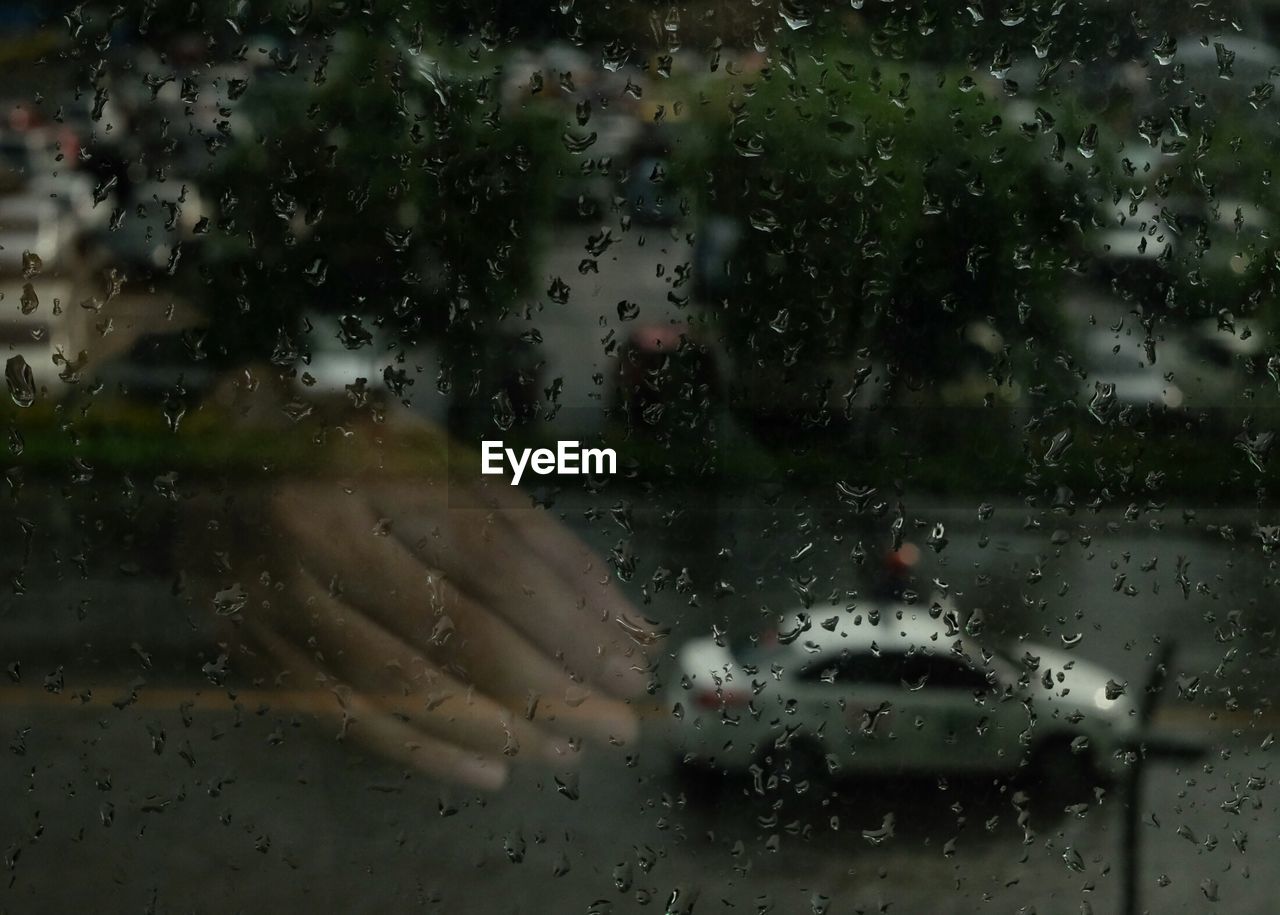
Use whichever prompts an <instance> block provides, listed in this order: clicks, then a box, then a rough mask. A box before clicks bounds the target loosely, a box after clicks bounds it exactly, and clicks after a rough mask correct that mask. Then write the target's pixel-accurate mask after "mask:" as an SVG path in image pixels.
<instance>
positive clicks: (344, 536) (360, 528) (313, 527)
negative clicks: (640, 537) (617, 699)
mask: <svg viewBox="0 0 1280 915" xmlns="http://www.w3.org/2000/svg"><path fill="white" fill-rule="evenodd" d="M401 491H402V490H400V488H397V489H396V490H391V489H388V488H385V487H384V488H379V487H374V488H372V489H371V492H372V493H374V495H375V496H376V497H377V499H378V502H377V503H375V504H374V505H370V504H368V503H366V502H365V500H364V499H363V498H361V497H360V496H361V494H360V493H358V492H357V493H353V494H351V495H343V494H342V490H340V489H338V488H337V487H329V486H324V485H323V484H317V485H313V486H307V487H305V488H303V487H294V488H290V489H288V490H283V491H281V492H280V493H278V494H277V496H276V499H275V501H276V508H277V511H278V514H279V517H280V523H281V525H282V526H283V528H284V530H285V533H286V534H287V541H288V543H290V544H291V545H292V547H293V552H294V554H295V556H296V557H297V560H298V562H299V563H300V564H302V565H303V566H305V567H308V568H314V569H326V570H331V569H340V570H350V574H348V575H344V576H343V579H344V587H346V588H347V589H348V594H349V595H350V596H351V597H352V599H354V600H356V602H358V603H360V604H361V606H364V607H366V609H371V610H376V611H377V612H378V613H379V614H380V620H381V622H382V623H383V624H384V625H385V626H387V627H388V628H391V629H392V630H393V631H396V632H398V633H400V634H402V635H404V636H405V637H406V638H409V639H411V640H414V641H417V642H418V643H419V644H421V638H422V637H423V635H424V633H422V632H420V631H419V632H406V631H405V630H404V629H403V628H402V627H403V626H404V625H406V624H409V625H412V624H414V623H417V624H418V625H419V626H421V624H422V623H423V622H424V621H425V617H424V613H423V608H424V606H425V604H426V600H425V596H426V595H425V587H426V584H427V582H428V580H429V579H430V578H431V576H432V569H433V568H434V569H441V568H443V569H445V570H446V573H447V578H448V579H449V580H450V581H453V582H456V583H457V584H458V586H459V587H460V588H461V589H462V591H464V592H466V594H467V596H468V597H470V598H472V600H471V601H469V602H467V604H466V606H467V607H468V609H470V610H472V611H475V610H478V609H480V608H483V609H484V610H487V611H491V613H492V615H494V616H496V617H499V618H501V619H502V620H503V621H505V623H506V624H507V625H508V626H509V627H510V629H512V630H514V631H515V632H516V633H518V634H519V635H521V636H523V638H524V639H525V640H526V641H527V643H528V644H530V645H532V646H533V647H534V648H536V649H537V650H538V652H539V653H541V654H542V655H544V656H546V657H547V658H551V657H556V658H560V659H562V661H563V666H564V667H565V668H567V669H568V670H569V671H570V672H571V673H573V674H574V675H575V676H576V677H578V678H580V679H585V680H589V681H592V682H594V683H598V684H601V685H603V686H605V687H606V688H611V689H612V690H613V691H615V692H616V693H625V692H627V691H629V690H632V689H633V688H634V685H635V683H634V680H635V679H636V678H637V674H636V673H635V671H633V670H632V668H633V667H636V666H641V665H639V664H637V663H636V661H634V660H633V659H632V658H631V657H629V655H630V654H634V653H635V652H634V649H635V645H634V644H633V643H631V642H630V641H629V639H628V638H627V636H626V634H625V633H624V632H623V630H622V629H621V628H620V627H618V626H617V625H616V624H613V623H609V622H606V619H607V612H608V611H607V610H606V609H604V608H601V607H599V606H595V605H594V601H592V603H591V604H589V603H588V600H587V598H586V597H585V593H586V591H587V589H586V588H583V587H570V586H568V585H567V584H566V582H565V579H564V578H563V577H562V576H561V575H560V574H559V573H558V572H557V571H556V570H555V569H554V568H551V567H549V566H548V564H547V563H545V562H543V561H542V560H541V559H540V558H538V557H537V556H534V555H532V554H531V553H530V551H529V550H527V549H526V548H525V547H524V545H523V544H522V543H521V542H520V540H519V539H518V538H516V537H515V536H513V533H512V531H511V529H510V528H509V527H508V526H507V525H505V524H502V523H500V522H498V521H495V520H492V519H490V520H489V521H486V522H482V523H471V522H472V521H473V519H472V518H471V517H470V516H471V514H472V513H469V512H464V513H447V512H446V513H444V515H443V517H442V516H441V513H440V511H439V507H438V506H436V505H422V504H421V503H420V502H417V501H416V500H415V497H414V496H412V495H411V494H407V493H406V494H404V496H403V498H400V499H399V501H398V503H397V504H395V505H391V504H389V502H390V495H391V494H392V493H393V492H401ZM375 507H377V508H379V509H380V510H378V511H375ZM384 508H385V510H386V511H387V515H388V516H390V517H392V518H394V519H395V520H393V521H391V522H389V526H388V523H387V522H386V520H385V517H384V515H383V514H382V511H381V509H384ZM562 561H565V562H574V561H575V559H574V558H573V557H565V558H564V559H563V560H562ZM437 580H438V576H437ZM592 590H598V588H596V587H595V586H592ZM357 593H358V594H359V597H356V595H357ZM490 628H492V627H490ZM480 650H483V651H484V652H486V653H487V654H488V655H490V656H491V657H493V658H497V659H501V658H502V657H503V653H502V652H501V651H499V650H496V649H495V648H494V646H492V645H484V646H479V649H478V650H477V652H476V656H477V660H479V657H478V655H479V654H480ZM522 654H527V652H524V653H522Z"/></svg>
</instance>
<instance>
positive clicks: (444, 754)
mask: <svg viewBox="0 0 1280 915" xmlns="http://www.w3.org/2000/svg"><path fill="white" fill-rule="evenodd" d="M247 625H249V626H250V628H251V629H252V630H253V633H252V634H253V636H254V638H255V639H256V640H257V641H258V642H259V643H260V644H261V645H262V646H263V647H264V648H265V649H266V650H267V651H268V652H270V653H271V654H272V655H273V656H274V657H275V658H276V659H277V660H278V661H279V663H280V664H281V665H282V666H283V667H286V668H288V669H290V670H291V671H292V672H293V673H295V674H296V675H297V676H298V679H299V680H301V681H303V682H310V683H318V684H321V685H327V686H330V687H333V686H334V685H335V684H334V683H333V681H332V680H331V678H330V677H329V676H328V675H327V674H326V673H325V672H324V670H323V669H322V668H321V667H320V666H319V665H318V664H316V663H315V662H314V661H312V660H311V659H310V658H308V657H307V656H306V655H305V654H304V653H303V652H302V651H301V650H300V649H298V648H297V647H295V646H294V645H292V644H291V643H289V642H287V641H286V640H285V639H283V638H282V637H281V636H280V635H278V634H277V633H275V632H272V631H271V630H270V629H269V628H267V627H264V626H260V625H258V624H254V623H249V624H247ZM334 692H335V696H336V697H337V703H338V704H339V706H340V711H341V712H342V716H343V718H342V722H343V723H342V730H341V731H340V737H342V738H345V737H346V736H347V735H348V734H350V735H351V736H353V737H354V738H355V739H357V740H359V741H360V742H361V743H363V744H365V745H366V746H367V747H369V748H370V749H371V750H373V751H374V752H377V753H380V754H382V755H384V756H386V757H388V758H390V759H393V760H395V761H397V762H399V763H401V764H402V765H407V766H409V767H411V768H413V769H416V770H418V771H419V772H422V773H424V774H426V775H429V776H432V777H436V778H445V779H451V780H453V781H457V782H462V783H464V784H467V785H471V786H473V787H476V788H484V789H488V790H496V789H498V788H501V787H502V786H503V784H505V783H506V780H507V776H508V774H509V767H508V766H507V764H506V763H504V762H503V761H502V760H501V758H498V757H495V756H493V755H486V754H483V753H477V752H476V751H474V750H470V749H466V748H463V747H459V746H456V745H454V744H451V743H449V742H447V741H445V740H442V739H440V738H438V737H434V736H432V735H429V734H425V733H423V732H422V731H420V730H418V729H416V728H413V727H410V726H409V725H407V724H405V723H404V722H402V721H400V720H399V719H398V718H397V717H396V716H395V715H393V714H391V713H389V712H387V711H386V710H384V709H381V708H379V707H378V706H377V705H376V704H375V703H374V702H373V701H371V700H369V699H367V698H365V697H364V696H362V695H360V694H359V693H358V692H350V693H343V692H341V691H339V690H337V689H335V690H334Z"/></svg>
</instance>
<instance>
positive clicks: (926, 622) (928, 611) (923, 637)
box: [778, 602, 974, 657]
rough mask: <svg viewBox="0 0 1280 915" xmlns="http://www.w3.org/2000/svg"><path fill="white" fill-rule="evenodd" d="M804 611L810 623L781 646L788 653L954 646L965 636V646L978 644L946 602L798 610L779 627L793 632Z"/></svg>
mask: <svg viewBox="0 0 1280 915" xmlns="http://www.w3.org/2000/svg"><path fill="white" fill-rule="evenodd" d="M801 613H804V614H805V615H807V617H808V619H809V626H808V628H807V629H805V630H804V631H802V632H801V633H800V634H799V635H798V636H796V637H795V639H794V640H792V641H791V642H790V643H789V644H786V645H783V646H781V648H782V650H783V652H784V653H786V654H794V655H800V656H803V657H813V656H815V655H826V654H836V653H839V652H841V651H850V652H867V651H872V650H882V651H883V650H890V651H907V650H909V649H916V650H922V651H930V652H949V651H950V650H951V647H952V646H953V645H955V643H956V642H957V641H961V642H964V643H965V646H966V650H968V649H970V648H973V647H974V646H973V645H972V643H971V640H970V639H969V637H968V636H966V635H965V634H964V633H963V632H961V631H959V629H958V627H957V625H956V624H957V623H958V619H957V618H956V615H955V610H954V608H953V607H951V606H949V605H947V604H945V603H941V602H930V603H920V604H901V603H897V604H885V605H880V606H874V605H864V606H859V608H858V610H857V611H856V612H853V613H846V612H840V611H836V612H835V613H833V614H830V615H828V614H825V613H823V612H821V611H819V612H817V613H813V612H810V611H798V612H796V613H792V614H788V615H787V616H786V617H785V618H784V621H783V623H782V625H780V626H779V627H778V629H779V632H780V633H790V632H794V630H795V628H796V626H797V625H798V621H799V617H800V616H801ZM935 613H936V614H937V617H936V618H935V616H934V614H935ZM832 616H835V617H836V621H835V625H834V626H832V628H831V629H828V628H826V626H824V625H823V623H824V622H826V621H829V620H830V619H831V618H832ZM873 618H875V620H876V621H875V622H872V619H873Z"/></svg>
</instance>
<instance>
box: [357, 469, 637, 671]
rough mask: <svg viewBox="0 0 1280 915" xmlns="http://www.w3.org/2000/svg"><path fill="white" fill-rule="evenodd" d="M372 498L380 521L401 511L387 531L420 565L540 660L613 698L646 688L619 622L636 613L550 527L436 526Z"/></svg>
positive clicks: (468, 513)
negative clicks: (533, 648)
mask: <svg viewBox="0 0 1280 915" xmlns="http://www.w3.org/2000/svg"><path fill="white" fill-rule="evenodd" d="M369 498H370V502H371V504H372V506H373V507H374V508H375V509H376V510H377V511H378V512H379V513H386V514H393V513H395V512H397V511H398V512H399V515H398V517H397V520H396V522H395V523H394V524H393V526H392V528H391V533H392V535H393V536H394V537H395V538H397V539H398V540H399V541H400V542H401V543H402V544H403V546H404V547H405V549H406V550H408V551H409V552H410V553H411V555H412V556H413V557H414V558H415V559H416V560H417V562H418V563H419V564H425V565H428V566H433V567H435V568H439V569H442V570H444V571H445V572H446V573H447V576H448V578H449V580H451V581H453V582H454V583H456V584H457V585H458V586H459V587H460V588H461V589H462V590H463V591H464V592H465V593H466V594H467V595H468V596H470V597H471V598H472V599H474V600H475V602H476V603H477V604H479V605H482V606H484V607H486V608H488V609H490V610H491V611H492V612H493V613H495V614H496V615H498V616H500V617H501V618H502V619H504V620H506V621H507V622H508V623H509V624H510V625H511V626H512V627H513V628H515V629H516V630H517V631H519V632H520V633H521V634H522V635H524V636H525V637H526V638H527V639H528V640H529V641H530V642H532V643H533V644H535V645H537V646H538V647H539V648H540V649H541V650H542V651H543V652H545V653H546V654H548V655H551V656H559V657H563V659H564V662H565V665H566V666H567V667H568V668H569V669H570V670H571V671H573V672H574V673H575V674H577V675H578V676H580V677H583V678H586V679H589V680H591V681H592V682H593V683H595V684H597V685H600V686H602V687H604V688H605V689H607V690H608V691H609V692H611V693H612V694H613V695H615V696H619V697H626V696H633V695H636V694H637V693H639V692H640V691H641V690H643V688H644V686H645V685H646V684H647V682H648V678H647V676H646V674H645V673H644V670H645V668H646V667H647V662H646V660H645V658H644V656H643V652H641V651H640V650H639V646H638V644H637V642H636V641H635V640H633V639H632V637H631V636H630V635H629V634H628V632H627V630H626V629H625V628H624V627H623V626H621V625H619V623H618V622H617V620H618V618H619V617H623V616H627V615H634V614H635V611H634V610H633V609H632V607H631V604H630V602H629V601H628V600H627V599H626V598H625V597H624V596H623V595H622V593H621V590H620V589H619V588H618V587H617V586H616V584H614V583H613V582H612V580H611V577H610V575H609V572H608V569H607V567H606V566H605V565H604V564H603V563H602V562H600V560H599V559H598V558H597V557H596V556H595V555H594V554H593V553H592V552H591V550H590V549H589V548H588V547H587V546H586V545H585V544H583V543H582V542H581V541H580V540H578V539H577V538H576V537H574V536H573V535H572V534H571V533H569V532H568V531H567V530H565V529H564V528H563V526H562V525H560V524H559V523H558V522H556V521H555V520H554V519H552V518H549V517H547V516H546V515H545V514H544V513H543V512H540V511H537V510H533V509H528V508H525V509H509V510H508V509H499V510H497V511H494V512H485V511H482V510H478V509H467V510H454V511H451V512H448V513H445V516H444V517H443V518H442V517H441V513H440V512H439V509H438V507H436V508H435V511H434V513H433V511H432V506H430V505H426V504H423V503H422V502H421V501H420V500H419V497H416V496H415V495H414V494H413V493H410V492H401V491H398V488H396V489H392V488H387V487H377V488H373V489H370V490H369Z"/></svg>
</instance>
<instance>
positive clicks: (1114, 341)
mask: <svg viewBox="0 0 1280 915" xmlns="http://www.w3.org/2000/svg"><path fill="white" fill-rule="evenodd" d="M1263 348H1264V342H1263V339H1262V336H1261V335H1260V334H1252V335H1243V334H1237V333H1235V332H1234V331H1232V330H1230V329H1228V328H1222V327H1219V326H1218V324H1217V322H1216V321H1215V320H1213V319H1209V320H1206V321H1198V322H1195V323H1189V324H1186V325H1184V326H1181V327H1171V328H1162V329H1161V330H1160V331H1159V333H1158V334H1157V335H1155V336H1153V337H1152V338H1151V341H1150V343H1148V339H1147V332H1146V331H1145V330H1144V329H1143V328H1142V327H1141V326H1139V325H1136V322H1124V321H1117V322H1116V323H1113V324H1110V325H1107V326H1097V327H1093V328H1090V329H1089V331H1088V333H1086V334H1085V335H1084V337H1083V339H1082V341H1081V346H1080V367H1081V371H1082V376H1081V383H1080V396H1081V398H1082V402H1083V403H1084V404H1086V405H1087V406H1088V408H1089V410H1090V411H1091V412H1092V413H1093V414H1094V415H1095V417H1096V418H1098V419H1099V420H1104V421H1105V420H1107V419H1110V418H1111V413H1112V412H1113V411H1122V410H1124V409H1125V408H1126V407H1136V408H1142V409H1145V408H1148V407H1152V408H1157V409H1162V410H1169V411H1178V410H1182V411H1187V410H1205V409H1210V408H1218V407H1225V406H1231V405H1233V404H1235V403H1237V401H1238V399H1239V397H1240V391H1241V382H1240V378H1241V377H1242V368H1243V367H1244V364H1245V363H1247V362H1249V361H1252V360H1256V359H1258V358H1260V357H1261V355H1262V351H1263Z"/></svg>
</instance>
